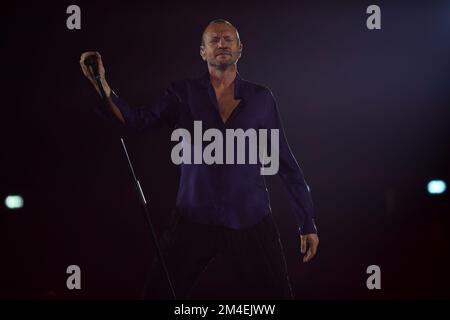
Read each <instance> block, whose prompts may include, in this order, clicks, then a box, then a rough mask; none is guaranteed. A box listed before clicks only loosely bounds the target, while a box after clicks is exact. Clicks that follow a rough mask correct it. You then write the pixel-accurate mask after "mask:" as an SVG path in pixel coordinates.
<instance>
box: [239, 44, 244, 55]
mask: <svg viewBox="0 0 450 320" xmlns="http://www.w3.org/2000/svg"><path fill="white" fill-rule="evenodd" d="M243 48H244V46H243V44H242V42H241V43H239V55H241V54H242V49H243Z"/></svg>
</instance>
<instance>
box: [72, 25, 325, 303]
mask: <svg viewBox="0 0 450 320" xmlns="http://www.w3.org/2000/svg"><path fill="white" fill-rule="evenodd" d="M242 48H243V45H242V42H241V41H240V38H239V33H238V31H237V30H236V28H235V27H234V26H233V25H232V24H231V23H229V22H228V21H225V20H222V19H219V20H214V21H212V22H210V23H209V24H208V26H207V27H206V29H205V30H204V32H203V35H202V43H201V46H200V55H201V57H202V59H203V60H204V61H206V63H207V67H208V72H207V73H206V74H205V75H204V76H203V77H201V78H199V79H188V80H183V81H178V82H174V83H172V84H171V85H170V87H169V88H168V89H167V90H166V91H165V94H164V95H163V96H162V97H161V98H160V99H159V100H158V101H156V102H155V103H154V104H152V105H151V106H149V107H141V108H132V107H130V106H128V105H127V103H126V102H125V101H123V100H122V99H121V98H119V97H118V96H117V95H116V94H115V93H114V92H113V91H112V90H111V88H110V87H109V85H108V83H107V81H106V79H105V69H104V67H103V64H102V60H101V56H100V54H99V53H98V52H85V53H83V54H82V55H81V59H80V64H81V68H82V70H83V73H84V75H85V76H86V77H87V78H88V79H89V80H90V81H91V83H92V84H93V85H94V87H95V89H96V90H97V92H98V93H99V94H100V89H99V87H98V86H97V84H96V82H95V80H94V78H93V77H92V72H91V71H92V70H89V69H88V68H87V67H86V66H85V65H84V60H85V59H86V57H88V56H91V55H95V57H96V59H97V63H98V65H99V72H100V76H101V80H102V85H103V88H104V90H105V93H106V95H107V98H108V99H107V100H108V105H109V109H110V111H111V112H112V114H113V115H115V117H116V118H117V119H118V120H120V123H121V124H123V125H124V126H125V127H126V128H129V129H132V130H136V131H142V130H145V129H146V128H149V127H152V126H154V125H155V124H157V123H158V122H160V121H163V122H166V123H167V124H169V125H170V126H171V127H173V128H175V127H177V128H186V129H187V130H188V131H190V132H192V131H195V129H193V127H194V121H201V122H202V125H203V127H205V128H215V129H218V130H220V132H223V133H225V131H226V130H229V129H243V130H247V129H252V128H253V129H261V128H263V129H268V130H278V131H279V141H272V137H271V139H269V145H274V144H275V143H277V144H278V145H279V153H277V154H276V155H277V156H279V159H277V160H279V171H278V174H279V175H280V177H281V178H282V180H283V182H284V184H285V185H286V187H287V190H288V192H289V196H290V201H291V205H292V208H293V209H294V211H295V216H296V218H297V222H298V227H299V234H300V248H301V252H302V253H306V255H305V256H304V258H303V261H304V262H308V261H310V260H311V259H312V257H313V256H314V255H315V254H316V251H317V246H318V243H319V239H318V236H317V229H316V227H315V224H314V213H313V204H312V199H311V195H310V191H309V187H308V185H307V184H306V182H305V180H304V177H303V173H302V170H301V169H300V167H299V166H298V164H297V162H296V160H295V158H294V156H293V155H292V153H291V151H290V149H289V146H288V143H287V141H286V138H285V136H284V131H283V128H282V125H281V122H280V117H279V114H278V110H277V107H276V103H275V100H274V98H273V95H272V93H271V91H270V90H269V89H267V88H265V87H263V86H260V85H257V84H254V83H251V82H249V81H246V80H244V79H242V78H241V76H240V75H239V73H238V72H237V61H238V60H239V58H240V57H241V53H242ZM108 114H109V115H111V113H109V112H108ZM185 142H186V141H185ZM187 145H189V147H192V149H193V150H195V148H196V147H197V148H198V147H199V146H196V145H195V142H194V143H193V144H192V143H190V141H187ZM226 152H230V150H229V149H227V150H226ZM176 212H177V215H176V219H175V221H174V223H173V226H172V228H171V230H170V231H169V232H168V233H167V234H166V237H165V238H164V239H163V244H162V246H163V255H164V257H165V259H166V264H167V268H168V271H169V274H170V276H171V278H172V281H173V285H174V289H175V292H176V295H177V297H178V298H187V297H189V293H190V291H191V289H192V288H193V286H194V285H195V282H196V280H197V279H198V278H199V276H200V274H201V273H202V272H203V270H204V269H205V268H206V266H207V265H208V264H209V262H210V261H211V260H212V259H214V258H215V257H216V256H217V255H218V254H222V255H223V256H224V257H225V258H226V259H225V261H227V262H228V263H229V264H230V267H231V270H232V271H234V273H235V275H236V277H237V278H238V279H239V281H240V282H241V283H242V284H243V286H242V289H243V290H242V293H244V292H246V295H244V297H247V298H275V299H276V298H278V299H283V298H284V299H292V298H293V295H292V289H291V285H290V282H289V277H288V273H287V268H286V263H285V257H284V253H283V248H282V245H281V242H280V238H279V233H278V230H277V227H276V225H275V223H274V221H273V218H272V212H271V208H270V202H269V198H268V193H267V189H266V186H265V180H264V177H263V176H262V175H261V171H260V167H259V166H258V165H255V164H249V163H247V164H246V163H244V164H242V163H240V164H238V163H234V164H225V163H221V162H216V163H213V164H205V163H191V162H184V163H182V164H181V178H180V185H179V190H178V195H177V201H176ZM161 278H162V273H161V272H160V270H158V267H157V265H156V264H155V263H154V265H153V270H152V272H151V273H150V276H149V279H148V281H147V284H146V292H145V297H147V298H161V297H164V296H163V293H162V288H160V287H161V286H163V285H164V283H162V282H161ZM236 297H238V295H236Z"/></svg>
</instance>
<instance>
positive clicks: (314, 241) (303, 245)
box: [300, 233, 319, 262]
mask: <svg viewBox="0 0 450 320" xmlns="http://www.w3.org/2000/svg"><path fill="white" fill-rule="evenodd" d="M318 246H319V237H318V236H317V234H316V233H310V234H305V235H300V250H301V252H302V253H305V252H306V250H307V249H308V252H306V255H305V256H304V257H303V262H308V261H310V260H311V259H312V258H313V257H314V256H315V255H316V252H317V247H318Z"/></svg>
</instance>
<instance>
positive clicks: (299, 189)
mask: <svg viewBox="0 0 450 320" xmlns="http://www.w3.org/2000/svg"><path fill="white" fill-rule="evenodd" d="M270 100H271V101H269V106H268V114H267V121H268V129H278V130H279V170H278V175H279V176H280V178H281V179H282V181H283V184H284V185H285V187H286V189H287V191H288V194H289V200H290V204H291V207H292V208H293V210H294V212H295V217H296V220H297V223H298V227H299V232H300V234H302V235H304V234H309V233H317V228H316V226H315V223H314V207H313V201H312V197H311V192H310V188H309V186H308V185H307V183H306V181H305V178H304V176H303V171H302V169H301V168H300V166H299V165H298V163H297V161H296V159H295V157H294V155H293V154H292V152H291V150H290V148H289V144H288V142H287V139H286V136H285V133H284V129H283V125H282V123H281V119H280V114H279V111H278V107H277V104H276V101H275V98H274V97H273V95H272V94H271V97H270ZM269 136H270V134H269ZM270 145H271V144H269V147H270Z"/></svg>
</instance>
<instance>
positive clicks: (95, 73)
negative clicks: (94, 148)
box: [86, 60, 177, 300]
mask: <svg viewBox="0 0 450 320" xmlns="http://www.w3.org/2000/svg"><path fill="white" fill-rule="evenodd" d="M91 61H92V60H91ZM86 65H87V66H88V69H89V70H90V71H91V73H92V75H93V76H94V78H95V81H96V82H97V85H98V87H99V89H100V94H101V96H102V101H103V103H104V105H105V106H107V107H109V106H108V101H107V100H108V99H107V97H106V93H105V89H103V85H102V82H101V78H100V75H99V73H98V66H97V64H96V63H92V62H88V63H87V64H86ZM89 66H90V67H92V70H93V71H92V70H91V69H90V68H89ZM120 141H121V142H122V147H123V151H124V153H125V156H126V158H127V161H128V165H129V167H130V171H131V176H132V177H133V181H134V186H135V188H136V192H137V193H138V195H139V199H140V202H141V207H142V209H143V212H144V215H145V218H146V221H147V225H148V227H149V229H150V233H151V236H152V241H153V245H154V247H155V249H156V252H157V255H158V258H159V261H160V262H161V266H162V268H163V271H164V274H165V277H166V279H167V283H168V284H169V287H170V293H171V295H172V298H173V300H176V299H177V298H176V295H175V290H174V288H173V284H172V281H171V278H170V275H169V271H168V270H167V266H166V263H165V260H164V257H163V255H162V252H161V248H160V245H159V241H158V237H157V236H156V232H155V229H154V227H153V223H152V220H151V218H150V214H149V212H148V208H147V201H146V200H145V196H144V193H143V192H142V188H141V185H140V183H139V180H138V179H137V178H136V175H135V173H134V169H133V165H132V164H131V160H130V157H129V156H128V151H127V147H126V146H125V142H124V140H123V138H122V137H121V138H120Z"/></svg>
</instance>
